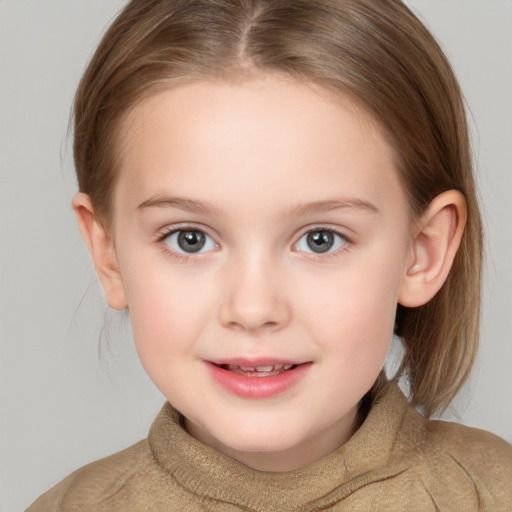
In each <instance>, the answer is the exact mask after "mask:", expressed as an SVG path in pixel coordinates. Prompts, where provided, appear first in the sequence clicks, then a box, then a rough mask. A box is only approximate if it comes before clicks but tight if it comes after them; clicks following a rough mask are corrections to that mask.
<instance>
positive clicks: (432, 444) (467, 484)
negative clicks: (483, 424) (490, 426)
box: [419, 420, 512, 511]
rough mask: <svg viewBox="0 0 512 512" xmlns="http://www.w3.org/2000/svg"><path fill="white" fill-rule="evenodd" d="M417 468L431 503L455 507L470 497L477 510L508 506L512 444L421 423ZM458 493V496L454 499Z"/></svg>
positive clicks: (464, 429) (478, 432)
mask: <svg viewBox="0 0 512 512" xmlns="http://www.w3.org/2000/svg"><path fill="white" fill-rule="evenodd" d="M423 439H424V442H423V443H422V448H421V455H422V461H421V463H420V464H419V466H420V467H423V469H424V470H425V469H426V470H427V471H426V472H425V474H424V475H423V479H424V481H425V483H426V484H427V485H428V487H429V491H430V493H431V494H432V496H433V497H434V500H436V498H437V501H438V502H439V504H441V503H442V502H443V501H446V496H447V490H448V489H449V490H450V492H449V495H450V500H451V501H454V500H455V501H456V500H459V499H460V501H459V504H460V503H463V502H465V500H469V497H470V496H472V497H473V499H474V501H475V502H476V503H477V505H478V507H479V508H478V509H479V510H493V511H501V510H503V511H505V510H510V507H511V506H512V445H510V444H509V443H507V442H506V441H505V440H503V439H501V438H500V437H498V436H496V435H494V434H492V433H490V432H486V431H484V430H479V429H476V428H470V427H466V426H464V425H460V424H457V423H451V422H445V421H437V420H425V423H424V436H423ZM459 494H460V497H459V496H458V495H459Z"/></svg>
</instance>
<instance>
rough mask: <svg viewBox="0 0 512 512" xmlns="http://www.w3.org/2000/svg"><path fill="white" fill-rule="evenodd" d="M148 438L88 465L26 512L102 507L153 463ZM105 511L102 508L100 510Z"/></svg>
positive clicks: (59, 511) (51, 511)
mask: <svg viewBox="0 0 512 512" xmlns="http://www.w3.org/2000/svg"><path fill="white" fill-rule="evenodd" d="M151 460H152V456H151V453H150V448H149V445H148V442H147V440H143V441H140V442H138V443H137V444H135V445H133V446H131V447H129V448H127V449H125V450H123V451H120V452H118V453H115V454H113V455H110V456H109V457H105V458H104V459H100V460H97V461H95V462H92V463H91V464H88V465H86V466H84V467H82V468H80V469H78V470H77V471H75V472H73V473H71V474H70V475H69V476H68V477H67V478H65V479H64V480H62V481H61V482H60V483H58V484H57V485H56V486H55V487H53V488H52V489H50V490H49V491H48V492H46V493H45V494H43V495H42V496H41V497H40V498H38V499H37V500H36V501H35V502H34V503H33V504H32V505H31V506H30V507H29V508H28V509H27V511H26V512H43V511H44V512H61V511H62V512H64V511H66V512H68V511H69V512H74V511H77V512H78V511H81V512H83V511H85V510H100V508H99V507H100V504H101V503H102V502H105V501H106V500H108V499H109V498H110V497H111V496H113V495H114V494H115V493H116V492H117V491H118V490H119V489H121V488H122V487H123V486H124V485H125V483H126V482H127V481H128V480H129V479H130V478H131V477H132V476H133V475H134V474H135V473H136V472H138V471H140V470H141V468H144V467H146V466H147V465H148V464H151ZM101 510H102V509H101Z"/></svg>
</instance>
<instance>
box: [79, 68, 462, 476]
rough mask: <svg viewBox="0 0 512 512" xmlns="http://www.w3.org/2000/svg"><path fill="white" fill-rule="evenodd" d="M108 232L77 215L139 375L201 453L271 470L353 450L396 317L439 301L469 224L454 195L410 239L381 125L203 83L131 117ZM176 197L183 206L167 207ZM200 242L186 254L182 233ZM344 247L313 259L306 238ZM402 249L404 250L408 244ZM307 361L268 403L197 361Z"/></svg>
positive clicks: (309, 92)
mask: <svg viewBox="0 0 512 512" xmlns="http://www.w3.org/2000/svg"><path fill="white" fill-rule="evenodd" d="M121 142H122V147H123V158H122V161H121V165H120V174H119V178H118V181H117V184H116V189H115V194H114V216H113V219H112V224H111V226H112V228H111V230H110V231H109V232H106V231H104V230H103V228H102V227H101V224H100V223H99V222H98V221H97V219H96V217H95V215H94V210H93V209H92V206H91V202H90V199H89V198H88V197H87V196H86V195H85V194H78V195H77V196H76V198H75V200H74V208H75V210H76V212H77V216H78V220H79V223H80V226H81V229H82V233H83V234H84V238H85V240H86V242H87V244H88V246H89V249H90V250H91V254H92V256H93V259H94V261H95V264H96V267H97V270H98V273H99V275H100V279H101V281H102V283H103V286H104V289H105V294H106V297H107V300H108V301H109V303H110V305H111V306H113V307H115V308H117V309H122V308H125V307H128V309H129V312H130V317H131V322H132V327H133V334H134V339H135V344H136V348H137V351H138V354H139V356H140V359H141V361H142V364H143V366H144V368H145V369H146V371H147V373H148V374H149V376H150V377H151V379H152V380H153V381H154V383H155V384H156V385H157V387H158V388H159V389H160V390H161V391H162V393H163V394H164V395H165V396H166V398H167V399H168V400H169V401H170V402H171V403H172V404H173V405H174V406H175V407H176V408H177V409H178V410H179V411H181V412H182V414H183V415H184V416H185V418H186V428H187V430H188V432H189V433H190V434H191V435H192V436H194V437H195V438H197V439H199V440H200V441H202V442H204V443H206V444H208V445H210V446H212V447H214V448H216V449H217V450H219V451H221V452H222V453H225V454H226V455H229V456H231V457H234V458H236V459H238V460H240V461H241V462H243V463H244V464H246V465H248V466H250V467H253V468H256V469H260V470H265V471H285V470H291V469H295V468H299V467H303V466H306V465H308V464H311V463H314V462H315V461H318V460H320V459H321V458H323V457H325V456H326V455H328V454H329V453H331V452H333V451H334V450H336V449H337V448H338V447H339V446H341V445H343V444H344V443H345V442H347V440H348V439H349V438H350V436H351V435H352V434H353V430H354V424H355V421H356V415H357V404H358V402H359V401H360V399H361V398H362V397H363V396H364V394H365V393H366V392H367V391H368V390H369V389H370V387H371V386H372V384H373V383H374V381H375V379H376V378H377V376H378V374H379V372H380V371H381V368H382V366H383V363H384V360H385V358H386V355H387V352H388V348H389V344H390V340H391V338H392V332H393V325H394V317H395V311H396V306H397V303H398V302H401V303H403V304H404V305H408V306H418V305H421V304H423V303H425V302H426V301H427V300H429V299H430V298H431V297H432V296H433V295H434V294H435V292H436V291H437V290H438V289H439V288H440V286H442V283H443V282H444V280H445V278H446V275H447V274H448V271H449V267H450V265H451V261H452V260H453V256H454V255H455V252H456V250H457V247H458V243H459V241H460V236H461V235H462V230H463V226H464V221H465V208H464V199H463V198H462V197H461V196H460V194H458V193H457V192H455V191H449V192H447V193H445V194H443V195H442V196H439V197H438V198H436V200H435V201H434V202H433V203H432V205H431V207H430V208H429V210H428V212H426V214H425V216H424V217H423V218H422V219H420V221H419V222H416V223H414V229H413V230H412V231H411V219H409V218H408V214H407V212H408V209H407V203H406V198H405V194H404V191H403V188H402V186H401V184H400V181H399V179H398V176H397V172H396V169H395V164H394V161H395V159H394V155H393V152H392V150H391V148H390V147H389V145H388V144H387V143H386V141H385V138H384V137H383V135H382V134H381V132H380V131H379V127H378V125H377V124H376V123H375V122H374V121H373V120H372V119H371V118H370V117H369V116H368V115H367V114H365V113H364V112H362V111H361V110H360V109H358V108H356V107H355V106H354V105H353V104H352V103H351V102H350V101H348V99H343V98H341V99H338V100H336V101H334V100H333V99H332V98H329V97H328V96H327V94H325V93H322V91H321V90H320V89H314V88H312V87H308V86H306V85H304V84H300V83H298V82H295V81H292V80H291V79H287V78H283V77H278V76H275V75H268V76H259V77H256V78H254V79H252V80H248V81H245V82H243V83H240V82H238V83H233V84H230V83H215V82H206V81H205V82H197V83H192V84H186V85H181V86H178V87H176V88H173V89H171V90H168V91H165V92H160V93H158V94H157V95H154V96H152V97H150V98H147V99H145V100H143V101H142V102H141V103H139V104H138V105H137V106H136V107H134V108H133V110H132V111H131V113H130V115H129V116H128V118H127V120H126V122H125V124H124V127H123V130H122V133H121ZM176 198H179V199H176ZM179 229H181V230H200V231H201V232H203V233H205V234H206V235H207V238H206V240H207V243H206V245H205V247H204V250H201V251H200V252H197V253H193V254H187V253H186V252H184V251H183V250H182V249H181V248H180V246H179V244H177V241H176V238H177V235H174V237H173V236H170V233H171V232H173V231H176V230H179ZM312 231H313V232H314V231H316V232H318V231H329V232H331V233H333V232H336V233H338V234H337V235H335V236H334V235H333V236H334V240H335V244H334V245H333V247H332V249H331V250H328V251H327V252H324V253H321V254H318V253H315V252H314V251H313V250H312V249H311V247H310V245H308V243H307V233H309V232H312ZM411 233H412V234H411ZM226 358H228V359H236V358H245V359H254V358H273V359H277V360H285V361H294V362H301V363H302V362H304V363H305V362H307V363H310V364H309V367H308V369H307V371H306V372H305V375H304V376H303V377H302V378H301V379H300V380H299V381H298V382H297V383H296V384H295V385H294V386H292V387H291V388H290V389H287V390H286V391H285V392H283V393H279V394H278V395H276V396H271V397H269V398H264V399H251V398H246V397H240V396H236V395H234V394H233V393H231V392H229V391H228V390H226V389H225V388H223V387H222V386H221V385H220V384H218V383H217V382H216V381H214V380H213V379H212V377H211V374H210V372H209V371H208V369H207V367H206V366H207V365H206V364H205V361H218V360H220V359H226Z"/></svg>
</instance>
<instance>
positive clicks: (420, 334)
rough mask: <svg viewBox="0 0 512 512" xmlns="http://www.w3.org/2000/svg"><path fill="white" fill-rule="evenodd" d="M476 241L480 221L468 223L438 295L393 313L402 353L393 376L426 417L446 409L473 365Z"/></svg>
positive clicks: (477, 325) (479, 264)
mask: <svg viewBox="0 0 512 512" xmlns="http://www.w3.org/2000/svg"><path fill="white" fill-rule="evenodd" d="M482 238H483V236H482V230H481V224H480V218H479V217H478V219H473V222H471V219H470V222H469V223H468V225H467V227H466V231H465V232H464V235H463V237H462V241H461V246H460V248H459V251H458V252H457V254H456V256H455V259H454V262H453V265H452V269H451V272H450V274H449V275H448V278H447V279H446V282H445V283H444V285H443V287H442V288H441V289H440V291H439V292H438V293H437V294H436V295H435V297H434V298H433V299H432V300H430V301H429V302H427V303H426V304H424V305H423V306H420V307H417V308H406V307H403V306H400V305H399V306H398V309H397V316H396V327H395V332H396V333H397V334H398V335H399V336H400V337H401V339H402V343H403V346H404V351H405V355H404V358H403V360H402V364H401V367H400V369H399V371H398V373H397V377H398V376H400V375H402V374H405V375H406V376H407V379H408V382H409V386H410V395H411V398H412V402H413V404H415V405H422V406H423V409H424V411H425V413H426V414H427V415H429V416H430V415H431V414H433V413H434V412H436V411H437V410H441V411H442V410H444V409H446V407H447V406H448V405H449V403H450V402H451V400H452V399H453V397H454V396H455V395H456V394H457V392H458V391H459V390H460V388H461V387H462V386H463V385H464V383H465V382H466V380H467V379H468V377H469V375H470V373H471V369H472V367H473V364H474V360H475V357H476V353H477V350H478V344H479V334H480V333H479V329H480V290H481V275H482V271H481V269H482V259H483V258H482V250H481V248H482Z"/></svg>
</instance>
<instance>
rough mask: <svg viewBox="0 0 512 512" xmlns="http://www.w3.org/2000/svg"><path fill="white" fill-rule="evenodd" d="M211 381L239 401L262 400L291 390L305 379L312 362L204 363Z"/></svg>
mask: <svg viewBox="0 0 512 512" xmlns="http://www.w3.org/2000/svg"><path fill="white" fill-rule="evenodd" d="M205 363H206V364H207V366H208V368H209V370H210V375H211V376H212V378H213V380H214V381H215V382H216V383H217V384H220V386H221V387H222V388H224V389H225V390H227V391H229V392H230V393H232V394H235V395H237V396H239V397H242V398H250V399H263V398H270V397H273V396H275V395H279V394H281V393H284V392H285V391H287V390H289V389H291V388H293V387H295V386H296V385H298V384H299V382H300V381H301V380H302V379H303V378H304V377H305V376H306V375H307V373H308V370H309V368H310V367H311V365H312V362H306V363H296V362H293V361H275V360H274V361H270V360H265V361H240V360H236V361H235V360H230V361H205Z"/></svg>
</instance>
